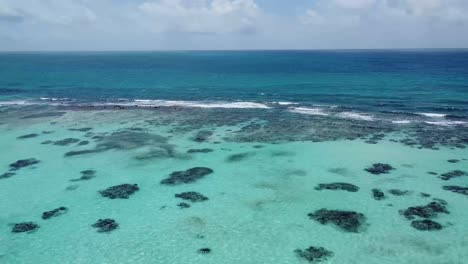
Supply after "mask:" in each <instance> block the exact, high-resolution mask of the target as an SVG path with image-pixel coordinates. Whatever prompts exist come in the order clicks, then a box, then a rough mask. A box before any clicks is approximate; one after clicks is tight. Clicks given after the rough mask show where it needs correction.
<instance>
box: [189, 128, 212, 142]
mask: <svg viewBox="0 0 468 264" xmlns="http://www.w3.org/2000/svg"><path fill="white" fill-rule="evenodd" d="M212 135H213V132H212V131H208V130H201V131H198V133H197V134H196V135H195V137H194V138H193V141H195V142H205V141H207V140H208V138H209V137H211V136H212Z"/></svg>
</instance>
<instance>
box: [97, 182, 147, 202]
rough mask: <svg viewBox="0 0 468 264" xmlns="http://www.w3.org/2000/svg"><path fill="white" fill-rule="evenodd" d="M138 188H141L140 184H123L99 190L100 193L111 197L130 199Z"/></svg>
mask: <svg viewBox="0 0 468 264" xmlns="http://www.w3.org/2000/svg"><path fill="white" fill-rule="evenodd" d="M138 190H140V188H138V184H121V185H116V186H112V187H109V188H107V189H105V190H102V191H99V193H100V194H101V195H102V196H103V197H107V198H110V199H128V198H129V197H130V195H132V194H134V193H135V192H136V191H138Z"/></svg>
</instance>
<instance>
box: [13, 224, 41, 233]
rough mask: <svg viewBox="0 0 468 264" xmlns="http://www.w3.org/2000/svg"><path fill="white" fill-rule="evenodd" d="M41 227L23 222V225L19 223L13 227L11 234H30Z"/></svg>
mask: <svg viewBox="0 0 468 264" xmlns="http://www.w3.org/2000/svg"><path fill="white" fill-rule="evenodd" d="M38 228H39V225H38V224H36V223H34V222H23V223H18V224H15V225H14V226H13V228H12V229H11V232H13V233H24V232H28V233H31V232H33V231H34V230H36V229H38Z"/></svg>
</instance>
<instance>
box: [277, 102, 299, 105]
mask: <svg viewBox="0 0 468 264" xmlns="http://www.w3.org/2000/svg"><path fill="white" fill-rule="evenodd" d="M275 103H277V104H279V105H297V104H298V103H293V102H275Z"/></svg>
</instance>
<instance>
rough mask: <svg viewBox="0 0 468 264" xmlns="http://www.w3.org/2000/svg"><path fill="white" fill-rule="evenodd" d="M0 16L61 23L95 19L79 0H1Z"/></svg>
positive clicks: (92, 13)
mask: <svg viewBox="0 0 468 264" xmlns="http://www.w3.org/2000/svg"><path fill="white" fill-rule="evenodd" d="M2 16H9V17H15V18H17V20H18V21H20V20H21V21H22V20H36V21H39V22H44V23H51V24H62V25H67V24H72V23H81V22H87V21H93V20H95V19H96V14H95V13H94V12H93V11H92V10H91V9H90V8H88V7H87V6H86V5H85V4H84V3H82V2H81V1H63V0H3V1H0V17H2Z"/></svg>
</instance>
